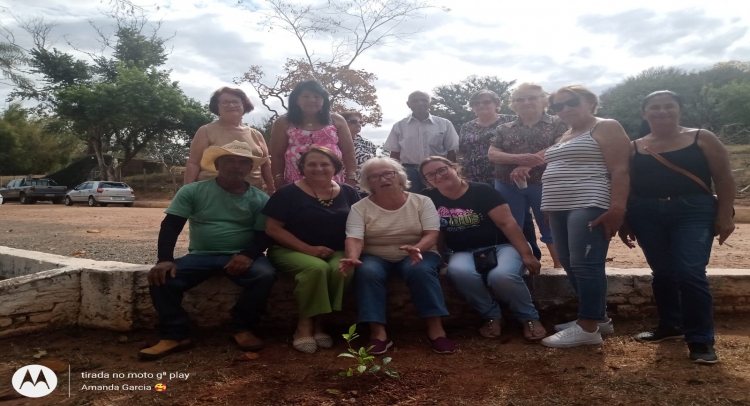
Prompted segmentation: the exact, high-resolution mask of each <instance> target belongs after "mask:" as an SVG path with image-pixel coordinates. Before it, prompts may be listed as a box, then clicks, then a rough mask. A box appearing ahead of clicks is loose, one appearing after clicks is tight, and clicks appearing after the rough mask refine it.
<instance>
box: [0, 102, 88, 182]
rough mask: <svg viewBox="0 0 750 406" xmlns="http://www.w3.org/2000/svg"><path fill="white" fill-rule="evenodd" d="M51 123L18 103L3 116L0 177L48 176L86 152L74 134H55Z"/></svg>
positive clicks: (0, 133) (0, 115) (0, 144)
mask: <svg viewBox="0 0 750 406" xmlns="http://www.w3.org/2000/svg"><path fill="white" fill-rule="evenodd" d="M49 124H50V120H49V119H48V118H39V117H34V116H32V115H31V114H30V113H29V111H28V110H26V109H23V108H22V107H21V105H20V104H16V103H14V104H11V105H10V107H9V108H8V109H7V110H5V111H3V112H2V114H0V175H28V174H31V173H34V174H40V173H47V172H50V171H53V170H56V169H58V168H60V167H62V166H64V165H67V164H68V162H69V161H70V158H71V156H73V155H77V154H80V153H81V152H82V151H81V149H82V143H81V142H80V141H79V140H78V139H77V138H76V137H75V136H74V135H73V134H71V133H67V132H56V131H53V130H52V128H53V127H52V126H50V125H49Z"/></svg>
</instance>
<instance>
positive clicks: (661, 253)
mask: <svg viewBox="0 0 750 406" xmlns="http://www.w3.org/2000/svg"><path fill="white" fill-rule="evenodd" d="M715 216H716V202H715V200H714V198H713V196H709V195H691V196H684V197H676V198H670V199H669V200H666V199H657V198H641V197H631V198H630V200H629V202H628V214H627V220H628V223H629V224H630V227H631V228H632V229H633V232H634V234H635V238H636V241H638V245H640V247H641V249H642V250H643V254H644V255H645V256H646V261H648V265H649V266H650V267H651V270H652V271H653V275H654V279H653V281H652V282H651V286H652V288H653V290H654V300H655V301H656V308H657V309H658V312H659V327H662V328H666V327H681V328H682V329H683V331H684V332H685V341H687V342H688V343H701V344H710V345H713V344H714V329H713V297H712V296H711V290H710V287H709V285H708V278H707V277H706V266H707V265H708V260H709V258H710V257H711V245H712V243H713V239H714V218H715Z"/></svg>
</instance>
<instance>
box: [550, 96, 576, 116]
mask: <svg viewBox="0 0 750 406" xmlns="http://www.w3.org/2000/svg"><path fill="white" fill-rule="evenodd" d="M580 105H581V99H578V98H575V99H570V100H568V101H566V102H564V103H555V104H553V105H551V106H549V107H550V108H551V109H552V111H554V112H555V113H559V112H561V111H563V109H564V108H565V106H568V107H578V106H580Z"/></svg>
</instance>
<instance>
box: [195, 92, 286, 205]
mask: <svg viewBox="0 0 750 406" xmlns="http://www.w3.org/2000/svg"><path fill="white" fill-rule="evenodd" d="M208 108H209V110H211V112H212V113H214V114H216V115H217V116H218V117H219V119H218V120H216V121H214V122H213V123H209V124H206V125H204V126H202V127H201V128H199V129H198V131H197V132H196V133H195V136H194V137H193V140H192V141H191V142H190V156H189V157H188V161H187V165H185V178H184V182H185V184H186V185H187V184H188V183H193V182H197V181H199V180H207V179H214V178H216V176H218V172H216V171H215V170H214V169H215V168H212V169H209V168H204V167H201V159H202V158H203V151H205V150H206V148H208V147H210V146H214V145H215V146H222V145H227V144H231V143H232V142H233V141H240V142H244V143H247V144H248V145H250V147H251V148H253V150H254V151H256V152H257V155H259V156H264V157H267V156H268V146H267V145H266V141H265V140H264V139H263V134H261V133H260V132H259V131H258V130H256V129H254V128H250V127H248V126H246V125H244V124H243V123H242V116H244V115H245V114H247V113H249V112H251V111H253V104H252V103H251V102H250V99H249V98H248V97H247V95H246V94H245V92H243V91H242V90H240V89H237V88H232V87H222V88H220V89H219V90H217V91H215V92H214V93H213V95H211V100H210V101H209V103H208ZM245 180H246V181H247V182H248V183H250V185H251V186H254V187H256V188H258V189H260V190H263V183H264V182H265V184H266V193H268V194H269V195H271V194H273V193H274V191H275V190H276V189H275V188H274V185H273V176H272V175H271V163H270V161H268V160H266V162H265V163H263V164H262V165H260V166H257V167H255V168H253V171H252V172H250V175H248V176H247V178H245Z"/></svg>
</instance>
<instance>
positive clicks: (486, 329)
mask: <svg viewBox="0 0 750 406" xmlns="http://www.w3.org/2000/svg"><path fill="white" fill-rule="evenodd" d="M495 323H500V321H499V320H495V319H489V320H487V322H486V323H485V324H484V325H483V326H482V327H481V328H480V329H479V335H481V336H482V337H484V338H491V339H495V338H500V334H495V333H493V332H492V330H493V327H494V324H495Z"/></svg>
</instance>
